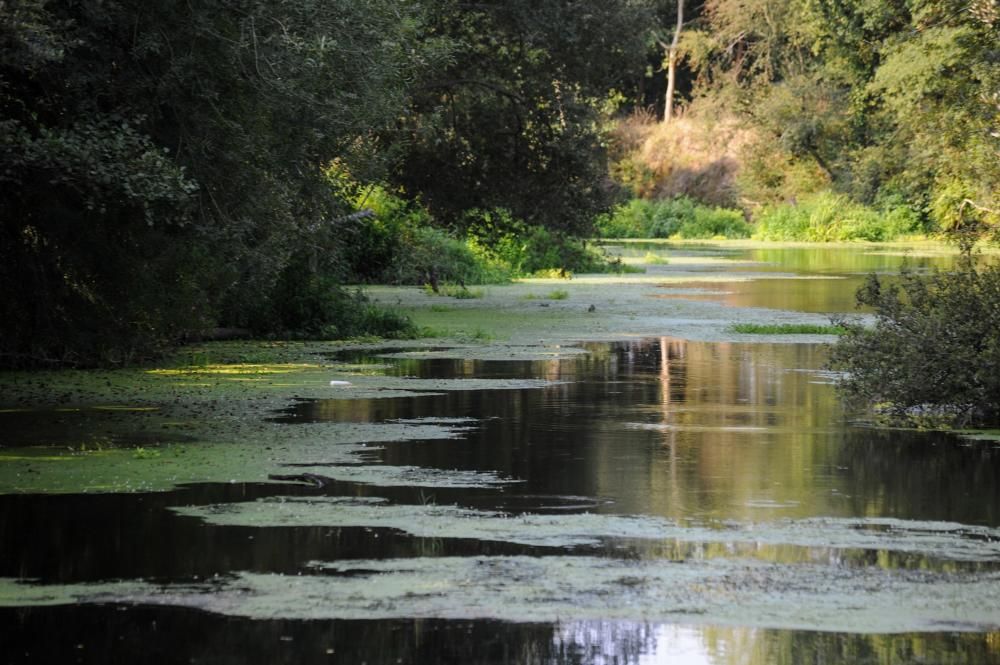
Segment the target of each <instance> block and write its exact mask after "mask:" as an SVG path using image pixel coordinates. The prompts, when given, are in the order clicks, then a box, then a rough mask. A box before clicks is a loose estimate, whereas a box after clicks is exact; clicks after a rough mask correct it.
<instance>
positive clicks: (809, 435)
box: [0, 246, 1000, 665]
mask: <svg viewBox="0 0 1000 665" xmlns="http://www.w3.org/2000/svg"><path fill="white" fill-rule="evenodd" d="M654 249H655V248H654ZM626 251H627V252H645V251H650V248H648V247H639V246H630V247H628V248H627V250H626ZM699 252H709V253H715V254H720V255H723V256H731V255H732V254H731V253H729V254H726V253H722V252H720V250H717V249H712V250H700V249H697V248H695V249H691V248H681V249H675V250H674V254H673V256H675V257H680V256H683V255H697V254H698V253H699ZM739 256H740V257H741V258H744V259H749V260H752V261H754V262H755V265H752V266H746V265H744V266H743V267H742V268H740V269H741V270H747V271H750V270H752V271H753V272H755V273H759V272H762V271H763V272H768V271H770V272H773V273H774V274H773V275H771V276H770V277H771V278H770V279H760V280H753V281H749V282H739V283H728V282H718V283H713V282H699V283H697V284H692V285H691V289H690V290H688V291H685V290H684V288H683V285H681V286H680V287H678V285H671V286H672V289H667V290H665V292H664V296H665V297H671V298H673V297H685V298H695V299H707V300H713V301H717V302H724V303H726V304H730V305H734V306H753V307H771V308H780V309H785V310H795V311H805V312H838V311H848V310H850V308H851V305H852V303H851V297H852V292H853V289H854V288H855V287H856V285H857V284H858V283H860V280H861V279H862V275H863V273H864V272H866V271H870V270H876V271H880V272H893V271H894V270H896V269H898V266H899V261H900V257H898V256H896V255H894V254H890V253H881V254H870V253H869V254H862V253H861V252H859V251H857V250H836V251H833V250H802V249H800V250H781V251H764V250H741V252H740V254H739ZM943 261H946V259H941V258H935V257H932V258H928V259H911V262H913V263H915V265H916V267H917V268H918V269H921V268H926V267H930V266H933V265H938V264H940V263H941V262H943ZM784 273H788V274H789V275H793V274H794V275H798V276H801V275H813V276H815V277H817V278H819V279H816V280H801V279H799V280H792V279H783V278H782V277H781V275H782V274H784ZM678 290H679V291H680V294H679V295H678V293H677V291H678ZM580 347H581V348H583V349H585V350H586V351H587V353H586V354H579V355H575V356H571V357H566V358H561V359H557V360H547V361H473V360H458V359H447V358H433V359H419V358H412V357H408V355H407V354H406V353H396V352H395V351H394V350H392V349H387V350H384V351H382V352H380V353H377V354H373V353H371V352H366V353H355V354H353V355H351V356H350V357H347V356H342V357H341V358H340V359H341V360H350V361H351V362H354V363H366V362H370V363H373V367H377V368H379V369H378V371H380V372H385V373H388V374H391V375H395V376H399V377H415V378H427V379H472V378H475V379H518V380H520V379H543V380H546V381H547V382H548V383H547V384H545V385H544V386H542V387H529V388H512V389H507V390H496V389H494V390H461V391H449V392H445V393H439V394H432V395H423V396H401V397H389V398H382V399H361V400H343V399H340V400H338V399H324V400H299V401H296V402H294V403H293V404H292V405H290V406H289V407H287V408H284V409H281V410H278V411H273V412H268V413H265V414H262V418H264V419H266V420H268V421H271V422H280V423H282V424H283V426H286V427H288V428H297V427H304V426H307V424H308V423H327V422H339V423H344V422H357V423H373V422H374V423H389V422H446V423H452V424H454V425H455V426H456V427H459V428H460V434H459V436H458V437H457V438H448V439H440V438H438V439H428V440H417V441H413V440H410V441H399V442H390V443H386V444H380V445H381V450H379V451H377V452H373V456H372V459H373V460H375V461H376V462H377V463H379V464H385V465H391V466H399V467H403V468H422V469H438V470H441V471H442V472H451V471H455V470H457V471H472V472H489V473H491V474H494V475H495V477H497V478H499V479H502V480H503V482H499V483H496V484H492V485H490V484H487V485H484V486H474V487H455V486H452V487H434V486H432V485H428V484H426V483H424V484H421V485H420V486H408V485H406V484H405V483H400V484H396V485H394V486H373V485H371V484H362V483H353V482H346V481H335V482H328V483H325V484H322V486H313V485H311V484H310V483H309V482H308V481H309V480H310V478H308V477H306V478H304V479H303V480H304V482H301V483H226V484H219V483H214V484H213V483H195V484H189V485H185V486H183V487H181V488H178V489H175V490H171V491H166V492H151V493H112V494H62V495H45V494H10V495H6V496H0V535H2V545H0V577H6V578H19V579H32V580H37V581H39V582H43V583H52V584H59V585H83V584H85V583H90V582H93V583H102V584H107V583H108V582H109V581H115V583H121V582H129V583H134V584H139V585H146V586H147V587H148V586H150V585H153V586H155V587H156V588H157V589H159V590H163V589H167V590H168V591H167V592H165V593H162V594H161V593H160V592H159V591H157V592H156V593H151V592H149V591H142V590H140V591H131V592H128V593H126V592H123V591H114V590H112V591H109V592H107V593H108V595H107V597H106V598H105V599H104V600H101V598H98V599H97V600H96V601H95V600H94V599H90V600H88V601H87V602H74V603H54V604H52V605H51V606H48V605H45V604H44V603H39V604H36V605H35V606H30V607H28V606H25V607H6V608H4V609H0V620H2V622H3V625H4V626H5V628H4V629H3V636H2V637H0V661H2V662H5V663H21V662H37V663H44V662H93V663H98V662H100V663H113V662H121V663H134V662H147V663H179V662H196V663H314V662H315V663H331V662H338V663H369V664H376V663H377V664H382V663H386V664H388V663H521V662H525V663H528V662H530V663H598V664H611V663H621V664H624V663H678V664H683V665H701V664H713V665H723V664H725V665H736V664H741V665H743V664H745V665H758V664H764V663H781V664H788V665H793V664H799V663H841V662H845V663H878V664H886V663H912V662H920V663H989V662H1000V632H998V628H1000V625H998V616H1000V597H998V596H996V595H993V593H992V589H994V588H995V586H996V584H997V580H998V576H1000V545H996V544H995V541H996V538H997V535H998V533H1000V532H998V531H997V527H1000V482H998V481H1000V449H998V445H997V444H996V443H995V442H977V441H970V440H963V439H960V438H958V437H956V436H954V435H950V434H946V433H933V432H912V431H898V430H885V429H874V428H871V427H866V426H864V425H862V424H857V423H853V422H852V420H851V416H850V414H846V413H844V412H843V410H842V408H841V406H840V404H839V402H838V400H837V398H836V394H835V392H834V387H833V377H832V376H831V375H830V374H829V373H828V372H826V371H825V370H824V369H823V365H824V361H825V357H826V347H825V346H824V345H822V344H796V343H780V344H779V343H735V342H725V343H723V342H699V341H685V340H682V339H674V338H670V337H657V338H648V339H633V340H628V341H622V342H616V343H604V342H601V343H597V342H589V343H582V344H580ZM294 472H295V469H294V468H291V469H289V473H294ZM388 509H399V510H398V511H396V512H393V511H392V510H388ZM352 520H353V521H352ZM358 562H360V563H358ZM373 571H375V572H374V573H373ZM414 571H415V572H414ZM477 571H478V572H477ZM525 571H528V572H525ZM567 571H569V572H567ZM609 571H610V572H609ZM385 580H387V582H386V581H385ZM512 580H514V581H512ZM327 584H332V585H334V586H333V587H331V588H327V587H326V586H324V585H327ZM381 584H387V585H389V586H390V587H393V589H392V590H390V591H385V590H383V589H381V586H380V585H381ZM206 585H207V587H206ZM213 585H214V586H213ZM268 585H271V586H268ZM296 585H298V586H296ZM188 587H190V588H191V589H196V592H192V593H193V596H192V595H191V594H189V589H188ZM288 589H292V591H291V592H287V593H286V591H287V590H288ZM317 589H322V590H321V591H317ZM407 589H411V590H409V591H407ZM977 589H978V590H979V591H977ZM345 594H347V596H348V600H350V601H351V602H347V600H345ZM977 594H978V595H977ZM192 597H194V598H196V600H191V598H192ZM220 598H221V599H223V600H219V599H220Z"/></svg>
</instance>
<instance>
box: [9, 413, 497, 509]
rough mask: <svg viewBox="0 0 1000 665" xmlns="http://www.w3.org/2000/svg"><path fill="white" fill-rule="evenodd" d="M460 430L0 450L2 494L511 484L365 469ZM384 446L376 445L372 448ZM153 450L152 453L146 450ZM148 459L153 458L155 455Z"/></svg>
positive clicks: (383, 428)
mask: <svg viewBox="0 0 1000 665" xmlns="http://www.w3.org/2000/svg"><path fill="white" fill-rule="evenodd" d="M467 429H468V423H467V421H462V422H452V423H439V424H434V423H303V424H298V425H295V426H294V427H289V426H286V425H278V424H274V423H254V425H253V426H252V427H249V426H247V427H243V428H242V429H240V430H235V431H233V432H232V433H231V436H232V439H228V438H222V439H220V438H219V437H217V436H212V435H211V434H206V437H205V438H203V439H200V440H196V441H194V442H191V443H183V444H170V445H163V446H158V447H155V448H151V449H148V451H155V453H156V454H146V455H139V454H136V450H135V449H131V448H108V449H101V450H87V451H80V450H76V449H67V448H65V447H58V448H56V447H48V448H46V447H39V446H33V447H27V448H4V449H0V494H11V493H41V492H44V493H76V492H140V491H141V492H152V491H162V490H167V489H171V488H174V487H176V486H177V485H181V484H184V483H194V482H214V483H219V482H265V481H267V480H268V476H269V475H271V474H287V473H290V472H289V471H288V470H287V469H288V467H294V471H295V473H299V474H302V473H314V474H319V475H323V476H326V477H328V478H330V479H332V480H347V481H353V482H359V483H368V484H372V485H390V486H398V485H415V486H430V487H439V486H440V487H487V486H491V485H496V484H503V483H505V482H509V481H505V480H503V479H501V478H499V477H498V476H497V475H496V474H495V473H491V472H487V471H450V470H438V469H424V468H418V467H398V466H385V465H378V464H362V465H359V462H364V461H365V460H366V459H368V458H370V457H371V456H372V455H374V454H376V453H377V452H378V450H379V448H378V446H377V444H378V443H381V442H389V441H424V440H434V439H454V438H457V437H459V436H461V435H462V433H464V432H465V431H467ZM372 444H376V445H372ZM144 450H147V449H144ZM148 451H147V452H148Z"/></svg>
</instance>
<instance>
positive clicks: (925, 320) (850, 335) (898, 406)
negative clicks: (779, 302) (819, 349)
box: [830, 251, 1000, 426]
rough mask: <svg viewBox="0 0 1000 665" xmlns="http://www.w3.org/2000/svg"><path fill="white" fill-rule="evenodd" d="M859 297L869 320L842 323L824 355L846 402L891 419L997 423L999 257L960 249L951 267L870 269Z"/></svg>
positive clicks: (999, 392) (999, 416)
mask: <svg viewBox="0 0 1000 665" xmlns="http://www.w3.org/2000/svg"><path fill="white" fill-rule="evenodd" d="M858 303H859V304H861V305H868V306H870V307H872V308H874V310H875V325H874V326H872V327H865V326H862V325H859V324H849V323H847V324H843V327H844V328H846V331H845V333H844V335H843V336H842V337H841V338H840V339H839V341H838V342H837V344H836V345H835V346H834V347H833V350H832V353H831V359H830V365H831V367H832V368H834V369H837V370H840V371H842V372H844V375H843V376H842V377H841V379H840V381H839V386H840V389H841V390H842V392H843V393H844V394H845V396H846V397H847V398H848V399H849V400H850V401H851V402H853V403H854V404H856V405H858V406H861V407H865V408H871V407H872V406H874V408H875V409H876V411H877V412H879V413H880V414H881V415H884V416H886V417H888V418H889V419H891V420H892V421H895V422H910V423H916V424H931V425H940V424H942V423H943V424H951V425H955V426H971V425H996V424H1000V265H997V264H996V263H994V264H992V265H982V262H981V261H979V262H977V260H976V257H975V256H974V255H973V254H972V253H971V252H970V251H965V252H964V253H963V255H962V258H961V260H960V261H959V263H958V265H957V266H956V268H955V269H954V270H949V271H941V272H936V273H933V274H931V275H929V276H928V275H919V274H916V273H914V272H911V271H904V272H903V274H902V276H901V277H900V279H899V280H898V281H893V280H892V279H891V278H885V277H879V276H877V275H871V276H869V277H868V280H867V282H866V284H865V285H864V287H863V288H862V289H860V290H859V291H858Z"/></svg>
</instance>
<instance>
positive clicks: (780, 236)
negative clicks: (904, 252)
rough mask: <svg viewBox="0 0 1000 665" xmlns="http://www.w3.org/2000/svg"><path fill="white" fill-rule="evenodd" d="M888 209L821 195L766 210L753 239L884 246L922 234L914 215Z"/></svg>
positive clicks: (900, 207) (898, 206)
mask: <svg viewBox="0 0 1000 665" xmlns="http://www.w3.org/2000/svg"><path fill="white" fill-rule="evenodd" d="M890 205H891V207H886V208H885V209H883V210H877V209H875V208H871V207H869V206H865V205H862V204H860V203H855V202H853V201H851V200H850V199H849V198H847V197H846V196H843V195H839V194H834V193H832V192H829V191H826V192H820V193H818V194H813V195H810V196H808V197H806V198H804V199H803V200H802V201H801V202H798V203H795V204H788V203H783V204H778V205H774V206H770V207H768V208H765V209H764V210H763V211H762V212H761V213H760V215H758V216H757V220H756V228H755V230H754V237H755V238H759V239H761V240H805V241H810V242H837V241H851V240H867V241H871V242H884V241H888V240H895V239H896V238H899V237H901V236H905V235H909V234H914V233H918V232H919V231H920V230H921V225H920V218H919V216H918V215H917V214H916V212H914V211H913V210H912V209H911V208H909V207H907V206H905V205H901V204H899V203H898V202H894V203H892V204H890Z"/></svg>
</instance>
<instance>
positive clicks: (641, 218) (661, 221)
mask: <svg viewBox="0 0 1000 665" xmlns="http://www.w3.org/2000/svg"><path fill="white" fill-rule="evenodd" d="M597 230H598V234H599V235H600V236H601V237H603V238H674V237H677V238H690V239H697V238H715V237H726V238H747V237H749V236H750V230H751V229H750V225H749V224H747V222H746V220H744V219H743V214H742V213H741V212H739V211H738V210H731V209H728V208H718V207H712V206H706V205H702V204H700V203H697V202H695V201H694V200H692V199H690V198H687V197H684V196H681V197H677V198H674V199H664V200H661V201H647V200H645V199H633V200H631V201H629V202H628V203H625V204H623V205H621V206H619V207H618V208H616V209H615V210H614V211H612V212H611V213H610V214H608V215H605V216H603V217H601V218H600V219H599V220H598V222H597Z"/></svg>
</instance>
